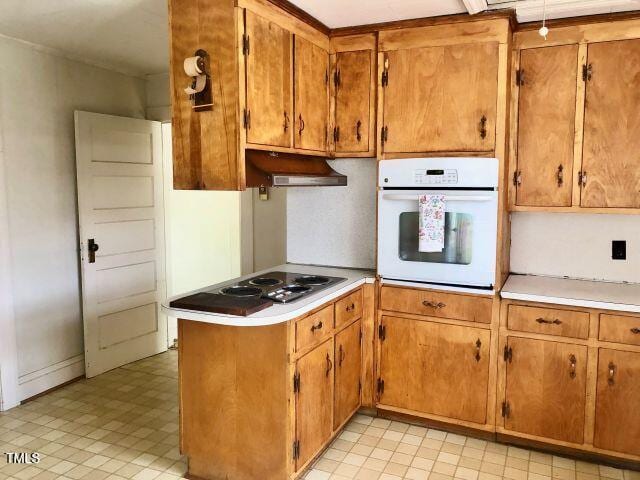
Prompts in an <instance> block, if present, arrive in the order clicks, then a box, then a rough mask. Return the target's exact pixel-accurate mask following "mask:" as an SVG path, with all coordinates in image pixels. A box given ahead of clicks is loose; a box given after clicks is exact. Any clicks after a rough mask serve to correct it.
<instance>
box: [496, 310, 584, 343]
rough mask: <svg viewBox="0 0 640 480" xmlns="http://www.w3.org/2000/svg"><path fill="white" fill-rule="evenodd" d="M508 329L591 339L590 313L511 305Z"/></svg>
mask: <svg viewBox="0 0 640 480" xmlns="http://www.w3.org/2000/svg"><path fill="white" fill-rule="evenodd" d="M507 327H508V328H509V330H515V331H518V332H530V333H541V334H545V335H559V336H561V337H572V338H583V339H586V338H589V312H578V311H575V310H561V309H556V308H546V307H529V306H524V305H509V311H508V318H507Z"/></svg>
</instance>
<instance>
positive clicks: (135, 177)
mask: <svg viewBox="0 0 640 480" xmlns="http://www.w3.org/2000/svg"><path fill="white" fill-rule="evenodd" d="M75 126H76V166H77V176H78V212H79V213H78V215H79V223H80V252H81V266H82V304H83V305H82V306H83V317H84V350H85V365H86V375H87V377H93V376H95V375H98V374H100V373H102V372H105V371H107V370H111V369H112V368H116V367H119V366H121V365H124V364H126V363H129V362H132V361H135V360H139V359H141V358H144V357H147V356H150V355H154V354H156V353H159V352H162V351H164V350H166V348H167V320H166V317H165V316H164V315H163V314H162V313H161V311H160V302H161V301H162V300H163V299H164V296H165V293H166V281H165V246H164V212H163V179H162V136H161V125H160V123H159V122H152V121H148V120H140V119H134V118H125V117H114V116H110V115H100V114H96V113H89V112H75Z"/></svg>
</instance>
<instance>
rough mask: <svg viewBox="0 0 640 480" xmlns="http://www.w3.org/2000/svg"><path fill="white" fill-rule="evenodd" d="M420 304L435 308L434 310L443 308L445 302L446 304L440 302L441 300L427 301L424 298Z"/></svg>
mask: <svg viewBox="0 0 640 480" xmlns="http://www.w3.org/2000/svg"><path fill="white" fill-rule="evenodd" d="M422 304H423V305H424V306H425V307H431V308H435V309H436V310H439V309H441V308H444V307H446V306H447V304H446V303H442V302H438V303H436V302H430V301H428V300H425V301H424V302H422Z"/></svg>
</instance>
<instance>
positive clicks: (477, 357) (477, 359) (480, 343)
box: [476, 339, 482, 362]
mask: <svg viewBox="0 0 640 480" xmlns="http://www.w3.org/2000/svg"><path fill="white" fill-rule="evenodd" d="M480 347H482V342H481V341H480V339H478V340H476V362H479V361H480Z"/></svg>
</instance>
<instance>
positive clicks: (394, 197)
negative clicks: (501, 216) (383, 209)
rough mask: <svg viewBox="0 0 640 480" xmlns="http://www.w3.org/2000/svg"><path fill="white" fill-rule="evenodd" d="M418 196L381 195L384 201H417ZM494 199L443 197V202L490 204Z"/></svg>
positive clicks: (487, 197)
mask: <svg viewBox="0 0 640 480" xmlns="http://www.w3.org/2000/svg"><path fill="white" fill-rule="evenodd" d="M419 197H420V195H403V194H399V193H383V194H382V198H384V199H385V200H415V201H416V202H417V201H418V198H419ZM493 198H494V197H491V196H488V195H467V196H465V195H445V196H444V201H445V202H490V201H491V200H493Z"/></svg>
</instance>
